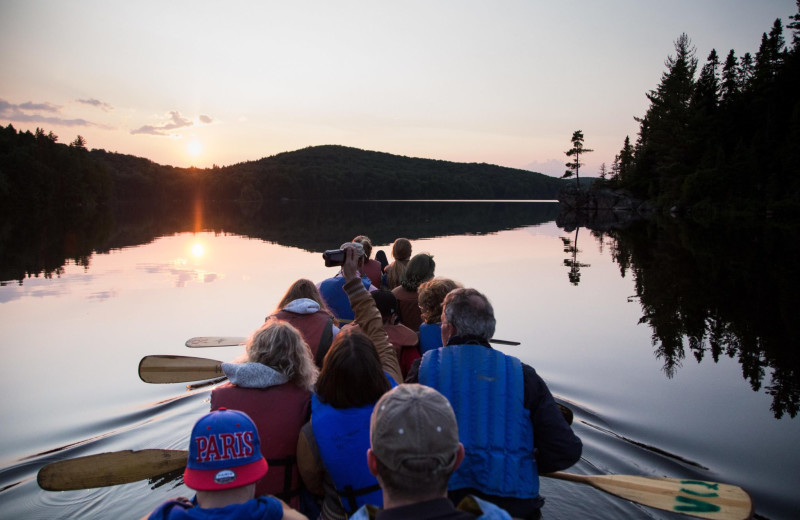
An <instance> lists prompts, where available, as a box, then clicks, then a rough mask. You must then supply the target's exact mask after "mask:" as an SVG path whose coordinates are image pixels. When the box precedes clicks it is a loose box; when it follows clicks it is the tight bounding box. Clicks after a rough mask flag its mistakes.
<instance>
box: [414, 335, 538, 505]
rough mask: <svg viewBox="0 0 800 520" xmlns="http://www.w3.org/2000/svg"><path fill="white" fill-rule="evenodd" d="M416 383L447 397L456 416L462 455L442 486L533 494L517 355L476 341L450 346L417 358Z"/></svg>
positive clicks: (530, 444)
mask: <svg viewBox="0 0 800 520" xmlns="http://www.w3.org/2000/svg"><path fill="white" fill-rule="evenodd" d="M419 382H420V383H422V384H424V385H428V386H431V387H433V388H435V389H437V390H438V391H439V392H441V393H442V394H443V395H444V396H445V397H447V399H448V400H449V401H450V404H451V405H452V406H453V410H454V411H455V414H456V418H457V420H458V436H459V438H460V440H461V442H462V443H463V444H464V449H465V451H466V456H465V458H464V462H462V463H461V466H460V467H459V468H458V469H457V470H456V472H455V473H453V476H452V477H450V484H449V485H448V489H461V488H475V489H479V490H481V491H482V492H484V493H487V494H489V495H495V496H505V497H514V498H534V497H536V496H538V495H539V475H538V472H537V468H536V459H535V458H534V457H533V425H532V424H531V419H530V411H529V410H528V409H526V408H525V406H524V397H525V389H524V381H523V375H522V362H520V360H519V359H517V358H515V357H512V356H506V355H505V354H503V353H502V352H499V351H497V350H494V349H491V348H487V347H484V346H481V345H450V346H447V347H444V348H440V349H436V350H431V351H429V352H427V353H426V354H425V355H424V356H423V357H422V361H421V363H420V367H419Z"/></svg>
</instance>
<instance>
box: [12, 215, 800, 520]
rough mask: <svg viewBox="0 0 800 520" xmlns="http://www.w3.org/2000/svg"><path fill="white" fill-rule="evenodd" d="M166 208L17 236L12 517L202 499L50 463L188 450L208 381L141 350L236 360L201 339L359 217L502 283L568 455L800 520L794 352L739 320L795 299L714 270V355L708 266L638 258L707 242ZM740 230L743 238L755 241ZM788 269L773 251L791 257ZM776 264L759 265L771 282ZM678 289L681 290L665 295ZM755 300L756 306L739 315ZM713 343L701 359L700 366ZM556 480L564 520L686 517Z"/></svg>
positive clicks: (219, 331) (240, 319)
mask: <svg viewBox="0 0 800 520" xmlns="http://www.w3.org/2000/svg"><path fill="white" fill-rule="evenodd" d="M161 211H163V213H159V212H156V211H146V212H141V213H140V214H137V215H136V216H135V218H126V217H123V216H121V215H113V216H111V217H113V219H111V220H109V221H106V220H103V219H101V220H100V221H97V222H93V223H89V224H85V225H82V226H77V227H74V228H69V226H68V225H66V224H65V225H64V227H63V228H62V229H60V230H54V229H53V228H52V227H50V228H45V227H43V226H41V225H37V226H33V225H32V224H31V226H30V227H29V228H28V229H27V231H26V232H25V233H24V234H19V235H13V233H12V234H11V235H8V234H7V235H6V239H5V240H6V241H5V242H4V244H3V245H4V248H5V251H6V252H5V253H1V254H0V258H2V260H3V265H2V266H0V269H1V270H0V272H2V273H3V274H4V277H3V283H2V286H0V330H2V338H3V340H2V349H3V357H4V360H5V363H3V368H2V369H1V370H2V378H0V381H2V382H0V385H1V386H0V389H2V392H3V395H4V397H5V398H4V404H3V412H4V417H5V419H4V421H3V428H2V429H0V468H1V469H0V517H2V518H68V517H72V518H112V517H120V518H138V517H140V516H142V515H145V514H146V513H148V512H149V511H150V510H152V509H153V508H155V507H156V506H157V505H158V504H159V503H160V502H162V501H163V500H165V499H166V498H169V497H171V496H175V495H190V494H191V491H190V490H188V489H187V488H185V486H183V484H182V482H181V480H180V479H179V478H178V479H177V480H176V479H172V480H169V479H167V480H165V481H164V480H162V481H158V482H146V481H144V482H139V483H134V484H128V485H124V486H115V487H109V488H102V489H94V490H86V491H68V492H60V493H53V492H45V491H42V490H40V489H39V488H38V486H37V484H36V480H35V478H36V472H37V471H38V469H39V468H40V467H42V466H43V465H44V464H45V463H47V462H51V461H54V460H60V459H63V458H69V457H75V456H80V455H88V454H94V453H101V452H107V451H117V450H125V449H144V448H171V449H185V448H186V446H187V438H188V433H189V430H190V428H191V425H192V424H193V422H194V421H195V420H196V419H197V418H198V417H199V416H200V415H201V414H202V413H204V412H205V411H207V409H208V406H209V402H208V398H209V393H208V392H209V389H208V388H202V389H198V390H194V391H187V389H186V387H185V385H183V384H168V385H148V384H146V383H143V382H142V381H141V380H140V379H139V377H138V374H137V370H136V368H137V365H138V362H139V360H140V359H141V358H142V357H143V356H145V355H148V354H177V355H196V356H201V357H208V358H212V359H219V360H229V359H232V358H234V357H236V356H237V355H238V354H240V353H241V347H232V348H211V349H202V350H199V349H193V350H190V349H187V348H186V347H184V342H185V341H186V339H188V338H190V337H193V336H202V335H233V336H244V335H247V334H249V333H250V332H251V331H252V330H254V329H255V328H257V327H258V326H259V325H260V324H261V323H262V322H263V319H264V316H266V315H267V314H269V313H270V312H271V311H272V310H273V308H274V306H275V305H276V303H277V302H278V300H279V299H280V298H281V296H282V295H283V293H284V291H285V290H286V288H287V287H288V285H289V284H290V283H291V282H293V281H294V280H296V279H297V278H300V277H306V278H310V279H312V280H314V281H320V280H322V279H324V278H325V277H327V276H331V275H332V274H333V273H334V271H333V270H332V269H328V268H325V267H324V265H323V262H322V258H321V255H320V253H321V251H323V250H324V249H329V248H333V247H337V246H338V245H339V244H340V243H341V242H343V241H346V240H348V239H351V238H352V237H354V236H355V235H357V234H361V233H364V234H367V235H370V236H371V237H372V238H373V240H374V241H375V242H376V244H377V247H376V249H383V250H384V251H385V252H386V253H387V254H389V252H390V249H391V247H390V244H391V241H392V240H393V239H394V238H396V237H398V236H405V237H408V238H410V239H411V240H412V244H413V250H414V252H415V253H417V252H423V251H426V252H429V253H431V254H433V255H434V259H435V261H436V265H437V268H436V273H437V275H441V276H448V277H451V278H453V279H455V280H458V281H460V282H461V283H463V284H464V285H466V286H472V287H475V288H477V289H479V290H481V291H483V292H484V293H486V294H487V296H488V297H489V298H490V300H491V301H492V303H493V305H494V307H495V314H496V316H497V319H498V326H497V332H496V337H498V338H501V339H508V340H517V341H520V342H521V343H522V344H521V345H520V346H516V347H502V346H500V347H498V348H501V349H502V350H503V351H505V352H507V353H509V354H513V355H515V356H518V357H519V358H520V359H522V360H523V361H524V362H526V363H528V364H530V365H532V366H533V367H535V368H536V370H537V371H538V372H539V373H540V374H541V375H542V376H543V377H544V378H545V380H546V381H547V382H548V384H549V386H550V389H551V391H552V392H553V393H554V394H555V395H556V396H557V398H558V399H559V400H560V401H561V402H562V403H565V404H567V405H568V406H570V408H572V410H573V412H574V413H575V424H574V428H575V430H576V432H577V433H578V435H579V436H580V437H581V438H582V440H583V442H584V453H583V458H582V460H581V461H580V462H579V463H578V464H577V465H576V466H575V467H574V468H571V471H574V472H577V473H592V474H594V473H601V474H632V475H643V476H669V477H675V478H693V479H706V480H714V481H721V482H726V483H732V484H736V485H740V486H742V487H744V488H745V489H747V490H748V492H750V493H751V495H752V496H753V498H754V500H755V502H756V512H757V513H758V514H759V515H761V516H762V517H764V518H792V517H793V516H795V514H796V511H798V510H800V499H798V498H797V495H796V490H797V489H798V488H800V476H798V472H797V468H798V467H800V450H797V449H796V447H795V444H796V441H797V440H798V439H800V419H798V418H797V417H796V415H797V409H796V405H797V380H796V378H797V372H796V354H793V355H794V357H792V355H788V357H787V356H783V357H781V356H779V355H777V354H774V349H773V348H772V347H771V344H772V343H774V342H775V340H774V338H773V339H770V337H768V334H766V333H764V332H763V331H762V332H759V331H755V332H756V333H758V334H757V337H758V338H759V341H760V343H758V344H757V346H763V347H764V349H765V350H763V352H762V353H761V354H759V353H758V352H759V351H757V350H754V349H753V348H751V346H749V344H748V337H747V335H746V334H745V333H743V332H740V330H739V329H742V328H747V330H752V329H754V328H758V327H759V324H760V323H761V321H763V320H761V321H759V320H754V319H752V317H753V316H760V315H761V314H763V307H769V306H770V305H774V306H775V308H776V309H782V308H783V306H784V305H785V304H783V303H781V302H780V301H778V300H780V295H779V296H774V295H773V297H772V299H771V300H770V301H773V302H775V301H777V303H772V304H770V303H769V301H768V300H767V299H766V295H765V296H764V298H765V299H764V301H762V302H760V303H761V305H760V306H761V307H762V310H759V309H757V308H752V306H751V308H750V309H749V311H747V306H746V305H745V307H744V308H745V311H742V310H738V311H734V310H733V309H732V308H730V309H729V308H727V307H724V306H722V305H721V304H720V303H719V302H718V301H717V300H719V299H720V298H719V296H718V295H717V294H716V293H715V292H714V291H715V290H719V291H721V290H722V288H720V286H721V285H724V281H722V280H724V279H727V278H728V277H729V276H728V274H727V273H726V275H725V276H723V277H721V278H720V280H717V281H714V282H713V283H711V282H709V283H710V285H709V286H708V287H705V288H704V291H702V293H703V294H704V295H705V298H706V303H709V302H711V303H713V304H714V305H713V306H712V307H713V308H714V309H716V310H715V311H714V312H708V311H707V310H706V311H705V313H706V314H705V315H707V316H713V317H714V318H715V319H716V321H715V323H722V324H725V327H726V329H725V330H727V331H729V334H728V335H727V336H725V338H726V339H725V341H723V342H722V345H723V346H722V352H721V355H717V356H715V355H714V353H713V352H712V350H713V349H712V343H713V344H716V343H714V342H712V341H710V336H709V335H708V334H706V335H703V334H700V333H699V332H698V331H697V330H690V329H691V327H689V326H688V325H687V324H686V323H687V322H688V317H690V316H694V315H695V314H693V313H692V312H690V310H695V311H696V310H697V308H699V306H701V305H702V300H703V294H701V295H693V296H694V298H695V299H698V298H699V300H700V302H697V301H695V300H694V299H693V300H692V302H691V304H690V302H688V296H687V295H689V294H690V293H691V291H689V290H688V289H685V288H684V289H681V288H682V287H684V285H685V284H689V285H697V282H696V280H695V279H694V278H693V277H696V276H697V275H698V272H697V271H698V270H697V267H698V266H695V271H694V272H693V271H692V270H691V269H689V268H688V267H691V266H688V265H684V266H683V267H684V269H677V267H676V268H675V270H674V271H670V272H669V273H668V274H669V280H671V281H672V283H671V286H672V287H673V289H672V290H673V292H670V290H669V287H668V286H667V285H668V284H666V283H662V282H658V281H654V278H653V277H654V276H655V275H654V274H653V272H656V271H658V272H662V273H663V272H664V271H665V269H666V267H664V265H659V264H658V263H656V264H655V265H654V267H657V268H658V269H655V270H653V271H651V270H645V271H641V270H637V263H636V262H639V263H640V264H641V265H643V266H644V265H646V264H648V262H655V260H653V259H650V260H648V259H647V258H646V257H645V256H644V254H643V253H642V251H646V250H652V249H653V248H654V246H652V244H656V243H658V244H659V247H658V248H657V249H658V250H659V251H660V252H661V255H660V256H658V258H661V261H663V262H667V260H669V259H672V260H673V262H672V264H670V265H673V264H681V265H682V264H688V263H690V262H689V261H688V259H689V258H696V257H697V256H698V255H697V251H698V249H696V248H695V249H691V250H690V251H694V256H693V255H692V254H688V253H687V254H684V255H683V256H681V254H679V253H678V252H676V251H673V250H672V249H669V248H667V246H666V245H665V242H664V241H663V240H660V239H659V241H656V240H655V238H654V237H652V236H651V239H652V244H651V247H650V248H649V249H648V248H645V247H644V246H639V245H637V244H639V242H637V243H636V244H634V243H633V242H631V239H627V238H621V237H619V236H616V235H614V234H613V233H612V234H611V235H607V234H604V235H600V234H598V233H595V234H592V233H590V232H589V231H588V230H586V229H578V230H576V229H573V228H569V229H563V228H560V227H558V226H557V225H556V223H555V218H556V216H557V213H558V211H557V207H556V206H555V205H554V204H549V203H499V202H494V203H470V202H458V203H434V202H428V203H379V202H373V203H350V204H345V205H335V206H334V205H312V206H301V205H299V204H283V205H274V206H271V207H268V208H266V207H265V208H238V210H236V211H235V212H234V215H230V214H229V213H227V212H223V211H222V210H220V209H218V208H217V209H214V210H213V211H212V209H210V208H196V207H190V208H171V209H169V210H161ZM237 211H238V213H237ZM111 217H109V218H111ZM15 229H18V230H25V229H26V228H25V226H22V225H21V226H17V227H16V228H15ZM576 231H577V234H576ZM744 232H746V230H745V231H744ZM20 233H22V231H20ZM645 235H646V234H645ZM9 236H10V238H9ZM740 238H741V241H742V242H741V243H742V244H745V246H742V247H743V248H744V249H743V251H747V248H746V244H748V243H749V240H750V239H751V238H753V237H749V236H747V235H740ZM9 240H12V241H13V244H12V243H10V242H9ZM14 244H16V247H17V249H16V251H15V252H14V253H13V254H12V253H9V252H8V251H9V249H8V247H9V246H13V245H14ZM670 247H671V246H670ZM623 253H624V254H623ZM664 255H667V256H668V257H669V258H665V257H664ZM726 255H728V257H729V256H730V255H729V253H726ZM740 256H741V257H742V258H744V257H746V256H747V254H746V253H745V252H743V253H742V255H740ZM59 259H61V260H60V261H59ZM626 259H627V260H626ZM739 260H740V261H742V259H741V258H740V259H739ZM709 261H711V260H709ZM626 262H627V263H626ZM750 265H752V264H748V267H750ZM786 265H788V264H787V263H786V262H784V261H779V260H777V259H776V261H775V263H774V269H773V270H778V271H780V270H781V269H790V268H788V267H786ZM681 272H685V273H686V275H685V277H686V278H685V279H684V278H681V276H683V275H681V274H680V273H681ZM701 272H702V273H703V274H706V273H705V272H704V271H701ZM770 276H774V273H772V275H768V273H766V272H756V273H752V275H751V276H750V277H749V278H752V279H753V280H754V281H755V282H757V281H759V280H761V281H763V280H770V282H771V283H770V285H775V283H774V281H773V280H772V278H771V277H770ZM706 278H711V279H713V278H714V276H713V275H707V276H706ZM746 278H747V277H744V276H742V279H746ZM712 281H713V280H712ZM736 283H739V284H740V283H741V282H739V280H738V279H737V281H736ZM661 285H663V287H662V288H661V289H660V290H659V294H666V295H667V296H668V297H667V298H665V301H659V300H658V299H655V297H654V296H653V293H652V292H649V291H650V289H651V288H652V287H659V286H661ZM675 288H677V289H675ZM740 288H741V292H742V294H748V295H750V294H752V292H753V291H752V290H751V289H749V288H747V287H740ZM784 289H785V288H784ZM653 291H654V289H653ZM678 302H679V303H680V304H681V306H678V308H680V309H681V311H680V312H677V313H676V312H674V309H673V308H672V306H675V305H677V303H678ZM769 308H770V309H771V308H772V307H769ZM737 312H738V313H742V314H743V315H742V316H739V317H737V319H736V320H734V319H733V318H732V316H734V317H736V316H735V315H736V314H737ZM645 316H646V317H647V318H646V319H643V317H645ZM667 316H668V317H669V318H667ZM739 318H740V319H739ZM670 320H673V321H675V320H677V322H679V323H677V324H675V323H672V322H671V321H670ZM784 321H785V322H786V324H785V325H782V326H784V327H785V328H784V329H782V330H784V331H790V330H793V329H791V325H789V324H788V323H789V322H790V321H791V320H783V321H781V320H780V319H776V323H780V324H783V323H784ZM704 323H705V325H704V327H705V326H707V325H708V323H710V322H704ZM740 324H742V325H740ZM670 327H671V328H670ZM673 329H674V331H673V332H671V333H669V334H668V333H667V332H665V331H667V330H673ZM774 334H776V333H774ZM670 335H671V336H670ZM670 337H672V338H673V340H674V341H673V342H672V343H670V340H669V338H670ZM698 337H700V339H701V341H700V343H701V344H700V345H698V344H697V341H698V340H697V338H698ZM785 338H786V341H787V342H789V343H788V344H787V345H786V347H787V350H788V351H789V352H796V351H797V350H796V346H797V344H796V341H794V339H793V338H788V336H785ZM703 342H705V343H704V344H703ZM677 343H680V346H681V348H680V349H679V348H678V347H677ZM703 345H705V348H703ZM667 347H669V348H667ZM767 347H769V348H767ZM792 349H794V350H792ZM679 351H682V352H683V354H684V355H683V357H680V355H679ZM699 352H704V353H705V355H703V356H699V357H700V358H701V360H700V361H698V360H697V358H698V355H697V354H698V353H699ZM715 357H716V358H717V359H716V360H715V359H714V358H715ZM793 363H795V364H793ZM776 403H777V405H776ZM542 491H543V494H544V495H545V496H546V497H547V505H546V508H545V514H546V517H547V518H563V519H566V518H577V517H591V518H609V519H611V518H673V517H677V515H674V514H670V513H663V512H660V511H656V510H652V509H647V508H643V507H640V506H637V505H633V504H630V503H628V502H625V501H623V500H620V499H616V498H614V497H611V496H609V495H606V494H604V493H602V492H599V491H595V490H593V489H591V488H588V487H585V486H581V485H580V484H573V483H567V482H560V481H553V480H547V479H543V485H542Z"/></svg>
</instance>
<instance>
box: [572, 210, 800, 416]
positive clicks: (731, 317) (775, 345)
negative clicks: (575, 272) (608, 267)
mask: <svg viewBox="0 0 800 520" xmlns="http://www.w3.org/2000/svg"><path fill="white" fill-rule="evenodd" d="M791 231H792V230H791V229H782V228H780V227H777V226H774V225H769V224H766V223H765V224H762V225H753V226H751V227H750V228H748V229H744V228H742V227H736V228H722V227H704V226H702V225H700V224H698V223H697V222H687V221H683V222H679V221H668V222H663V221H658V220H652V221H639V222H636V223H633V224H632V225H631V226H629V227H627V228H614V229H607V230H603V231H595V232H594V234H596V235H597V236H598V237H600V238H601V240H602V239H605V240H607V242H608V244H609V245H610V246H611V254H612V257H613V259H614V261H615V262H616V263H617V265H619V269H620V274H621V275H622V276H623V277H624V276H626V275H628V274H629V273H630V274H631V275H632V276H633V279H634V281H635V291H636V298H638V300H639V302H640V304H641V307H642V317H641V319H640V320H639V323H640V324H641V323H646V324H647V325H649V326H650V328H651V329H652V345H653V347H654V348H655V350H654V353H655V355H656V357H657V358H659V359H661V360H663V363H664V365H663V369H664V373H665V374H666V375H667V377H669V378H672V377H673V376H674V375H675V374H676V372H677V371H678V369H680V368H681V366H682V364H683V362H684V361H685V359H686V356H687V354H690V355H691V356H692V357H693V358H694V359H695V360H696V361H697V362H698V363H699V362H701V361H703V360H704V359H707V358H710V359H711V360H713V361H714V362H717V361H719V359H720V357H721V356H728V357H730V358H736V359H738V361H739V363H740V364H741V367H742V376H743V377H744V378H745V380H747V381H748V382H749V383H750V386H751V387H752V389H753V390H754V391H760V390H761V389H762V387H763V388H764V389H765V391H766V392H767V393H768V394H770V395H771V396H772V405H771V410H772V412H773V414H774V416H775V417H776V418H781V417H783V416H784V415H785V414H788V415H789V416H790V417H796V416H797V413H798V405H800V351H798V348H797V346H798V341H797V338H798V335H799V334H800V330H798V321H797V319H796V315H797V309H798V308H799V307H800V299H799V298H798V294H799V293H798V289H799V287H798V282H797V280H798V269H797V258H798V253H800V251H798V249H799V248H798V244H797V241H796V240H793V239H788V237H789V236H794V235H793V234H792V233H791ZM575 236H576V240H575V241H576V242H577V231H576V235H575ZM562 240H565V251H566V245H567V241H566V240H567V239H562ZM571 250H574V251H577V246H575V247H574V249H571ZM566 262H567V261H566V260H565V263H566ZM570 280H572V275H571V277H570Z"/></svg>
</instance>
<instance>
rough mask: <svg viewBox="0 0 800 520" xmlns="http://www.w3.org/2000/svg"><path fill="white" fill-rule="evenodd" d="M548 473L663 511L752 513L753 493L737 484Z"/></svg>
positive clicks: (727, 517) (731, 517)
mask: <svg viewBox="0 0 800 520" xmlns="http://www.w3.org/2000/svg"><path fill="white" fill-rule="evenodd" d="M544 476H545V477H551V478H557V479H561V480H569V481H571V482H580V483H581V484H588V485H590V486H592V487H594V488H597V489H599V490H601V491H605V492H606V493H609V494H611V495H614V496H618V497H620V498H624V499H625V500H629V501H631V502H635V503H637V504H643V505H646V506H649V507H653V508H656V509H662V510H664V511H671V512H673V513H680V514H684V515H689V516H696V517H699V518H717V519H721V520H745V519H747V518H750V517H751V516H753V502H752V500H751V499H750V495H748V494H747V492H746V491H745V490H743V489H742V488H740V487H738V486H732V485H729V484H720V483H719V482H707V481H702V480H689V479H683V480H682V479H674V478H666V477H636V476H631V475H573V474H571V473H561V472H557V473H547V474H545V475H544Z"/></svg>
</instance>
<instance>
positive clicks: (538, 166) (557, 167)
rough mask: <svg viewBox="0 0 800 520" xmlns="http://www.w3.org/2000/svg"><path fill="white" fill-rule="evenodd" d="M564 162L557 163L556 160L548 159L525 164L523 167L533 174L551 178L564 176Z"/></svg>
mask: <svg viewBox="0 0 800 520" xmlns="http://www.w3.org/2000/svg"><path fill="white" fill-rule="evenodd" d="M564 162H565V161H559V160H558V159H550V160H549V161H534V162H532V163H529V164H526V165H525V166H523V168H524V169H526V170H530V171H533V172H539V173H543V174H545V175H550V176H553V177H561V176H562V175H564V171H566V166H564Z"/></svg>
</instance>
